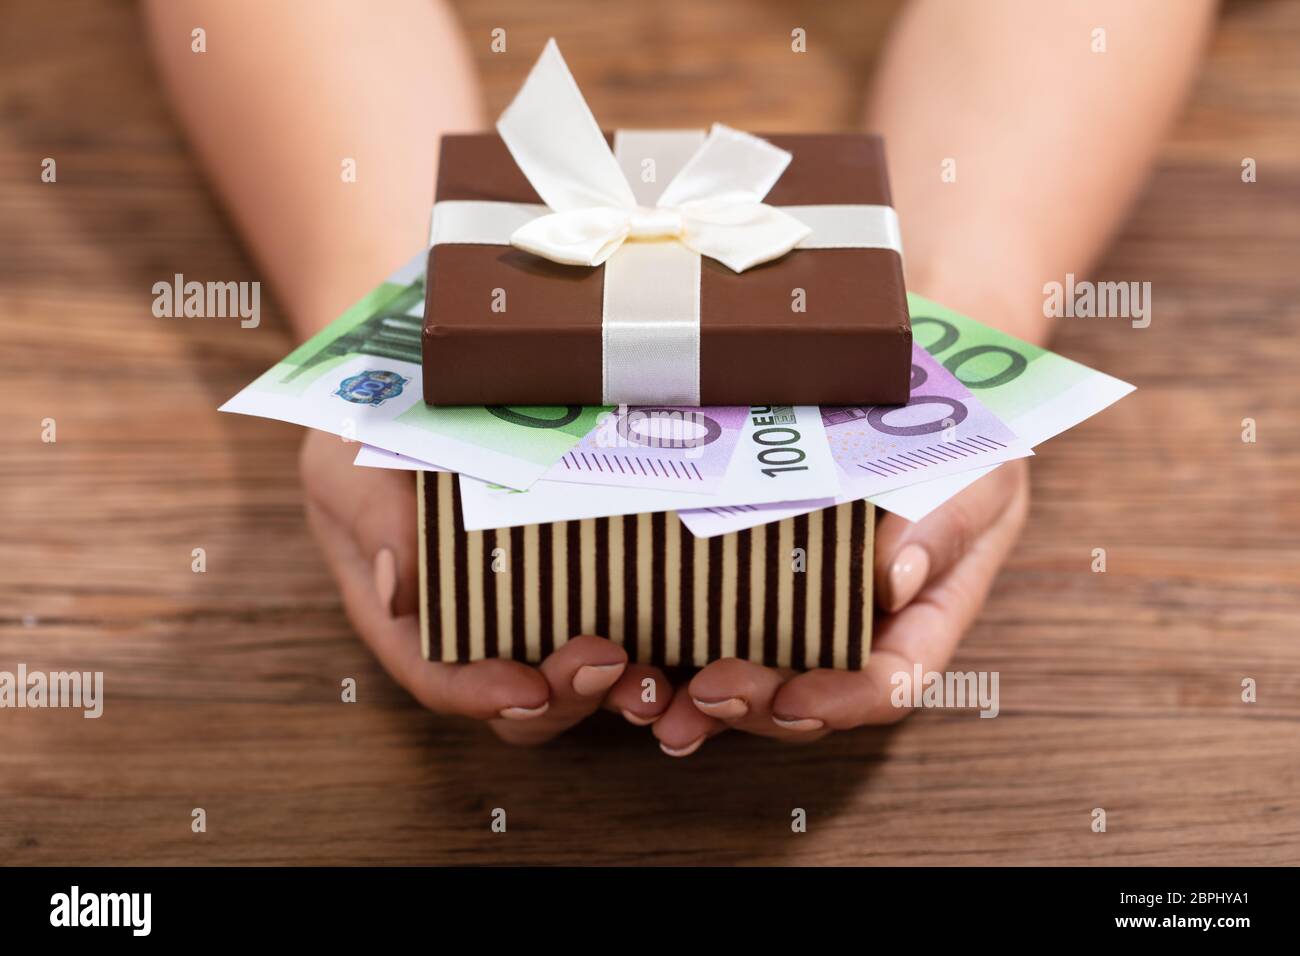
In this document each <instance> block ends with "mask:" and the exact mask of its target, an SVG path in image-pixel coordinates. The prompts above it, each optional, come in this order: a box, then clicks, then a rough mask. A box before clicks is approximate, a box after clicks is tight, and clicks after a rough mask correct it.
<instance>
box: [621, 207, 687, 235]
mask: <svg viewBox="0 0 1300 956" xmlns="http://www.w3.org/2000/svg"><path fill="white" fill-rule="evenodd" d="M628 225H629V231H628V238H629V239H679V238H681V235H682V233H683V232H685V231H686V220H685V218H684V217H683V216H682V213H681V210H680V209H660V208H658V207H655V208H651V207H648V206H637V207H636V212H634V213H632V218H631V220H630V221H629V224H628Z"/></svg>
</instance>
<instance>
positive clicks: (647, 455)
mask: <svg viewBox="0 0 1300 956" xmlns="http://www.w3.org/2000/svg"><path fill="white" fill-rule="evenodd" d="M748 412H749V409H748V408H746V407H745V406H743V405H737V406H715V405H705V406H701V407H699V408H685V407H671V408H670V407H665V406H651V405H620V406H619V407H618V408H616V409H614V410H613V411H611V412H609V413H608V414H607V415H606V416H605V417H604V418H602V419H601V421H600V423H599V424H598V425H597V426H596V427H595V428H594V429H593V430H592V431H591V432H590V433H589V434H588V435H587V437H585V438H584V439H582V440H581V441H580V442H578V444H577V445H575V446H574V447H573V449H572V450H571V451H569V452H568V453H567V454H566V455H564V457H562V458H561V459H560V460H559V461H558V462H556V463H555V464H554V465H553V466H552V467H551V470H550V471H549V472H547V474H546V478H547V480H549V481H570V482H581V483H583V484H596V485H620V486H624V487H629V488H661V489H669V490H673V491H694V492H699V493H700V494H705V495H709V494H714V493H715V492H716V491H717V490H718V485H719V483H720V482H721V481H722V478H723V476H724V475H725V474H726V473H727V465H728V464H729V463H730V462H731V456H732V454H733V453H734V452H735V450H736V442H737V440H738V439H739V437H740V434H741V431H742V430H743V428H744V426H745V420H746V415H747V414H748Z"/></svg>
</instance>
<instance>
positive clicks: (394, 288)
mask: <svg viewBox="0 0 1300 956" xmlns="http://www.w3.org/2000/svg"><path fill="white" fill-rule="evenodd" d="M424 262H425V253H423V252H421V253H420V255H418V256H417V257H416V258H415V259H413V260H412V261H411V262H409V263H407V264H406V265H405V266H403V267H402V268H401V269H399V270H397V272H395V273H394V274H393V275H391V276H390V277H389V278H388V279H387V280H385V281H384V282H382V283H380V285H379V286H378V287H376V288H375V289H373V290H372V291H371V292H370V293H369V294H367V295H366V296H365V297H364V298H363V299H361V301H359V302H357V303H356V304H355V305H354V306H352V308H350V309H348V311H347V312H345V313H344V314H343V315H342V316H340V317H339V318H338V319H336V320H335V321H334V322H332V323H331V324H330V325H329V326H327V327H326V328H325V329H323V330H322V331H321V332H319V333H318V334H317V335H315V336H313V337H312V338H311V339H309V340H308V341H306V342H304V343H303V344H302V345H300V346H299V347H298V348H296V349H294V351H293V352H291V353H290V354H289V355H288V356H287V357H285V358H284V359H283V360H281V361H280V362H279V363H277V364H276V365H275V366H274V367H272V368H271V369H269V370H268V371H267V372H266V373H264V374H263V375H261V376H260V377H259V378H257V379H256V380H255V381H254V382H253V383H252V384H251V385H249V386H247V387H246V388H244V389H243V390H242V391H241V392H240V393H239V394H238V395H236V396H235V397H234V398H232V399H231V400H230V401H228V402H226V404H224V405H223V406H221V410H222V411H225V412H238V413H240V414H243V415H257V416H260V417H263V418H274V419H278V420H280V421H286V422H293V423H294V424H297V425H304V426H306V427H308V428H316V429H319V430H321V431H326V432H331V433H333V434H336V435H339V436H341V437H344V438H347V439H353V440H357V441H361V442H365V443H367V444H371V445H376V446H378V447H381V448H384V449H387V450H389V451H393V452H398V453H400V454H403V455H407V456H410V457H412V458H415V459H418V460H421V461H430V462H436V463H437V464H438V465H440V466H441V467H443V468H446V469H448V470H451V471H457V472H461V473H464V474H469V475H474V476H476V477H479V478H482V479H485V480H488V481H492V482H496V483H499V484H503V485H508V486H510V487H512V488H527V487H528V486H529V485H531V484H532V483H533V482H534V481H536V480H537V479H539V478H541V477H542V476H543V475H544V474H546V472H547V471H548V470H549V469H550V468H551V466H552V465H554V464H555V462H556V461H558V460H559V459H560V457H561V456H563V455H564V454H565V453H566V452H568V451H569V450H570V449H571V448H573V447H574V446H575V445H576V444H578V442H579V441H581V440H582V439H583V438H584V437H585V436H586V435H587V434H588V433H589V432H591V430H592V429H593V428H594V427H595V426H596V421H597V419H598V418H599V417H600V416H601V414H603V413H604V412H605V411H607V409H606V408H603V407H582V406H577V405H572V406H550V407H521V406H510V407H505V406H492V407H482V406H477V407H458V408H450V407H444V408H433V407H430V406H428V405H426V404H425V403H424V401H423V397H422V396H423V385H422V373H421V367H420V359H421V356H420V336H421V327H422V324H423V323H422V318H421V317H422V316H423V314H424Z"/></svg>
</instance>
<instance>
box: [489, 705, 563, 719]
mask: <svg viewBox="0 0 1300 956" xmlns="http://www.w3.org/2000/svg"><path fill="white" fill-rule="evenodd" d="M550 706H551V702H550V701H549V700H548V701H547V702H546V703H544V704H542V706H541V707H506V708H504V709H503V710H501V711H500V713H501V716H502V717H504V718H505V719H506V720H532V719H533V718H534V717H540V716H542V714H544V713H546V711H547V710H549V709H550Z"/></svg>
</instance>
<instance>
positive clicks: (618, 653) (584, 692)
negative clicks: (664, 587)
mask: <svg viewBox="0 0 1300 956" xmlns="http://www.w3.org/2000/svg"><path fill="white" fill-rule="evenodd" d="M626 669H627V652H626V651H624V650H623V648H621V647H619V646H618V645H617V644H615V643H614V642H613V641H607V640H606V639H605V638H603V637H592V636H590V635H585V636H582V637H575V638H573V639H571V640H568V641H565V642H564V644H562V645H560V647H559V648H558V649H557V650H556V651H555V652H554V653H552V654H550V655H549V656H548V657H547V658H546V660H544V661H542V663H541V666H540V667H539V668H538V670H539V671H540V672H541V675H542V677H544V678H545V680H546V683H547V686H548V687H549V688H550V702H551V706H550V709H549V710H547V712H546V714H545V715H544V716H542V717H539V718H538V719H536V720H529V721H518V720H494V721H493V722H492V729H493V730H494V731H496V733H497V736H499V737H500V738H501V739H502V740H505V741H507V742H509V743H513V744H525V745H533V744H540V743H545V742H546V741H547V740H550V739H551V738H552V737H554V736H555V735H556V734H560V733H563V732H564V731H566V730H568V729H569V728H570V727H572V726H573V725H574V724H576V723H578V722H579V721H581V720H583V719H585V718H587V717H590V716H591V715H592V713H594V712H595V711H596V710H597V709H598V708H599V707H600V705H601V703H602V702H603V701H604V700H605V695H606V694H607V693H608V691H609V689H610V688H611V687H613V686H614V684H615V683H617V682H618V679H619V678H620V677H622V676H623V672H624V671H625V670H626Z"/></svg>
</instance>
